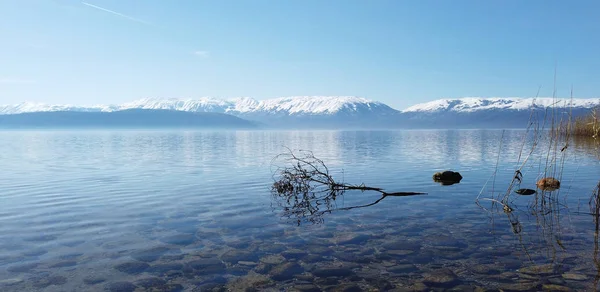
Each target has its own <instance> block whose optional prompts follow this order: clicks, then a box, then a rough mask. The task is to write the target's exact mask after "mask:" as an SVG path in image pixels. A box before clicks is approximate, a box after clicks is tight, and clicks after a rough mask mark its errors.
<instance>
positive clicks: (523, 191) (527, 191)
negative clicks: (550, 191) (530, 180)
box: [515, 189, 536, 196]
mask: <svg viewBox="0 0 600 292" xmlns="http://www.w3.org/2000/svg"><path fill="white" fill-rule="evenodd" d="M515 193H517V194H519V195H523V196H530V195H533V194H535V193H536V191H535V190H532V189H518V190H516V191H515Z"/></svg>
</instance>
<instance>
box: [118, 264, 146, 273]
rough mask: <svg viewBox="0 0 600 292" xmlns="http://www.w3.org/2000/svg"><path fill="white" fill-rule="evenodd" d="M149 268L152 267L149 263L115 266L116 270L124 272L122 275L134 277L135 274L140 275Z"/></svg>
mask: <svg viewBox="0 0 600 292" xmlns="http://www.w3.org/2000/svg"><path fill="white" fill-rule="evenodd" d="M149 267H150V265H148V264H147V263H142V262H128V263H122V264H119V265H117V266H115V269H117V270H118V271H119V272H122V273H126V274H130V275H134V274H139V273H142V272H144V271H145V270H146V269H148V268H149Z"/></svg>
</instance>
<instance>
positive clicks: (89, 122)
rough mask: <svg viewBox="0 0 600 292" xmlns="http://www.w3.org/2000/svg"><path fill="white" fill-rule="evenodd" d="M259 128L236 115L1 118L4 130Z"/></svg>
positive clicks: (73, 113)
mask: <svg viewBox="0 0 600 292" xmlns="http://www.w3.org/2000/svg"><path fill="white" fill-rule="evenodd" d="M257 127H258V124H257V123H255V122H250V121H247V120H244V119H241V118H238V117H235V116H232V115H226V114H219V113H194V112H183V111H170V110H145V109H129V110H122V111H115V112H99V111H96V112H94V111H47V112H30V113H21V114H12V115H0V128H5V129H6V128H9V129H14V128H18V129H27V128H218V129H223V128H230V129H254V128H257Z"/></svg>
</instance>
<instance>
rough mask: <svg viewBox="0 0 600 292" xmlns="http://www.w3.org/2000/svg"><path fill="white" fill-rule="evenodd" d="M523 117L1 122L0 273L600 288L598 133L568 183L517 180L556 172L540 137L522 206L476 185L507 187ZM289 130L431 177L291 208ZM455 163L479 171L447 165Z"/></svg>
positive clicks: (339, 165) (2, 279)
mask: <svg viewBox="0 0 600 292" xmlns="http://www.w3.org/2000/svg"><path fill="white" fill-rule="evenodd" d="M524 135H525V133H524V132H523V131H507V132H504V133H503V132H502V131H389V132H388V131H373V132H368V131H364V132H361V131H359V132H338V131H315V132H310V131H298V132H275V131H274V132H260V131H248V132H175V131H171V132H169V131H165V132H152V131H146V132H144V131H140V132H138V131H132V132H128V131H122V132H113V131H107V132H102V131H97V132H2V133H0V161H2V163H3V168H2V169H0V192H1V193H0V206H2V208H0V290H1V291H103V290H107V291H134V290H136V289H137V290H136V291H222V289H229V290H232V291H244V290H246V289H247V288H251V289H255V290H269V289H271V290H287V291H319V290H332V289H334V288H335V289H340V290H342V291H343V290H348V291H369V290H370V291H387V290H393V289H398V290H400V291H403V290H408V291H411V290H412V291H429V290H445V289H454V290H456V291H464V290H467V291H472V290H473V289H474V288H476V287H480V288H486V289H502V290H504V291H526V290H531V291H540V290H565V289H567V288H569V289H572V290H579V291H590V290H595V287H597V286H598V279H600V277H599V276H598V275H600V272H599V271H600V265H599V264H598V263H599V260H600V256H598V222H597V220H598V219H597V216H594V215H595V214H598V211H597V210H596V209H594V208H592V209H588V203H589V202H590V197H593V196H592V195H591V194H592V193H591V191H592V189H593V188H594V187H595V186H596V185H597V184H598V173H600V164H599V163H598V160H597V157H595V156H594V155H596V153H595V152H594V151H591V150H590V149H589V148H587V147H586V146H585V145H584V144H582V143H580V144H574V145H575V146H574V147H571V148H569V150H568V151H567V152H566V154H565V159H564V164H562V162H561V163H559V164H557V165H559V166H560V170H561V172H562V176H561V177H560V179H561V188H560V190H559V191H556V192H551V193H548V192H538V193H536V194H533V195H530V196H521V195H517V194H514V192H513V191H514V190H516V189H518V188H531V189H536V187H535V184H536V181H537V179H539V178H540V176H543V175H544V173H543V165H544V164H545V161H546V155H545V153H544V151H541V150H540V151H534V153H532V155H531V156H530V158H529V160H528V162H527V163H526V165H524V166H523V167H522V168H521V170H520V171H521V172H522V178H521V181H520V182H519V184H518V185H515V188H514V189H513V190H512V191H511V196H510V201H509V204H508V205H509V206H510V209H509V210H506V209H505V208H504V207H503V206H502V205H500V204H497V203H496V204H494V203H495V202H494V201H490V200H487V201H486V200H480V204H479V205H478V204H476V202H475V200H476V198H477V197H478V195H480V196H481V197H482V198H497V197H498V195H500V196H502V195H503V194H504V193H505V191H506V188H507V186H509V185H510V182H511V181H512V180H513V178H514V176H515V169H517V168H519V167H520V165H521V163H522V162H523V159H522V158H521V159H519V153H520V151H521V148H522V147H523V143H522V142H523V141H524V139H523V137H524ZM283 146H287V147H290V148H291V149H306V150H312V151H313V152H314V155H315V156H316V157H318V158H320V159H322V160H323V161H324V162H325V163H326V165H327V166H328V167H329V171H330V172H331V174H332V176H333V177H335V178H336V179H338V178H339V180H340V181H342V182H344V183H352V184H361V183H364V184H365V185H368V186H375V187H381V188H383V189H385V190H390V191H416V192H426V193H427V195H424V196H409V197H385V199H384V200H380V199H382V196H381V193H378V192H361V191H356V190H348V191H345V192H344V193H343V194H342V195H336V197H335V200H334V202H333V201H331V200H330V201H329V203H335V204H329V203H327V202H325V201H322V202H321V203H319V205H318V207H319V209H318V210H319V211H318V212H313V214H319V212H321V211H325V210H328V208H329V207H332V206H333V207H334V208H333V209H335V210H337V211H340V212H337V211H336V212H326V213H323V214H326V215H327V219H326V220H323V221H320V223H321V224H301V225H300V226H298V224H297V222H288V221H286V220H284V221H282V220H280V216H281V215H282V213H281V211H282V210H285V209H282V207H283V208H285V207H290V206H289V205H286V204H283V205H278V204H277V203H278V202H279V203H281V201H277V200H278V199H277V198H274V197H273V196H272V194H271V193H270V188H271V186H272V184H273V178H272V169H271V160H272V158H273V157H275V156H276V155H277V154H279V153H282V152H284V151H285V148H283ZM524 148H525V149H528V148H529V145H525V147H524ZM499 151H500V152H499ZM499 153H500V154H501V155H499ZM447 169H452V170H457V171H459V172H460V173H461V175H462V176H463V177H464V179H462V180H461V182H460V183H459V184H454V185H449V186H441V185H439V184H437V183H435V182H434V181H432V179H431V177H432V175H433V173H435V172H438V171H444V170H447ZM492 174H495V175H494V179H493V180H490V177H491V175H492ZM325 198H327V197H325ZM329 198H330V199H331V198H332V197H331V196H329ZM279 199H280V198H279ZM317 201H318V200H315V201H310V202H311V203H313V205H314V204H317ZM274 206H275V207H276V208H273V207H274ZM292 206H293V205H292ZM591 206H592V207H595V206H597V205H594V204H591ZM313 207H314V206H313ZM313 207H311V208H313ZM354 207H358V208H354ZM481 207H483V208H481ZM309 213H310V212H309ZM591 214H592V215H591ZM300 215H302V216H304V214H300ZM315 218H318V217H315ZM321 218H324V217H321Z"/></svg>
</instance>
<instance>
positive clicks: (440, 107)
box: [402, 97, 600, 113]
mask: <svg viewBox="0 0 600 292" xmlns="http://www.w3.org/2000/svg"><path fill="white" fill-rule="evenodd" d="M599 102H600V99H599V98H588V99H582V98H573V99H571V98H551V97H542V98H518V97H512V98H479V97H465V98H457V99H438V100H434V101H430V102H425V103H420V104H417V105H413V106H411V107H409V108H406V109H405V110H403V111H402V112H403V113H407V112H442V111H453V112H473V111H478V110H528V109H531V108H532V107H536V108H540V107H549V106H553V105H554V106H556V107H576V108H578V107H579V108H592V107H594V106H596V105H598V104H599Z"/></svg>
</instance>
